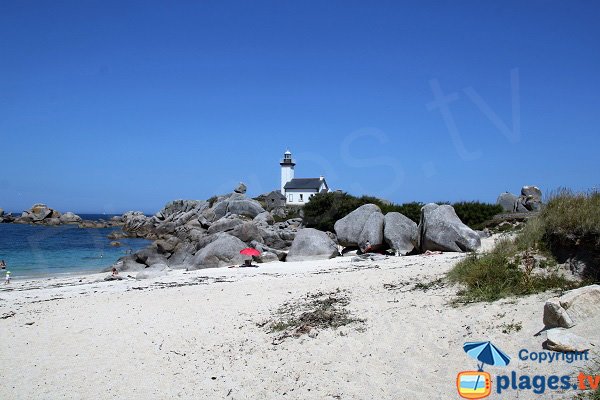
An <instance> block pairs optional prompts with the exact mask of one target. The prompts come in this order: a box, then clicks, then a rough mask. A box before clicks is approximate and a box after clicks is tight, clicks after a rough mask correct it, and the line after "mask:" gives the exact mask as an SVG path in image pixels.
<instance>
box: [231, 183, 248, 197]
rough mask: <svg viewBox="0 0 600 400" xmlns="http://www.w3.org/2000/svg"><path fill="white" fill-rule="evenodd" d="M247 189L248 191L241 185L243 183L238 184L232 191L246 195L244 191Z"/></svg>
mask: <svg viewBox="0 0 600 400" xmlns="http://www.w3.org/2000/svg"><path fill="white" fill-rule="evenodd" d="M247 189H248V188H247V187H246V185H244V183H243V182H240V184H239V185H237V187H236V188H235V189H233V191H234V192H235V193H241V194H244V193H246V190H247Z"/></svg>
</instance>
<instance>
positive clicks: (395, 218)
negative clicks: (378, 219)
mask: <svg viewBox="0 0 600 400" xmlns="http://www.w3.org/2000/svg"><path fill="white" fill-rule="evenodd" d="M383 237H384V239H385V241H386V243H387V244H388V246H389V247H390V249H392V250H393V251H395V252H398V253H399V254H401V255H406V254H408V253H410V252H411V251H413V250H414V249H415V247H416V246H417V237H418V228H417V224H416V223H415V222H414V221H413V220H411V219H410V218H408V217H405V216H404V215H402V214H400V213H398V212H389V213H387V214H386V215H385V218H384V229H383Z"/></svg>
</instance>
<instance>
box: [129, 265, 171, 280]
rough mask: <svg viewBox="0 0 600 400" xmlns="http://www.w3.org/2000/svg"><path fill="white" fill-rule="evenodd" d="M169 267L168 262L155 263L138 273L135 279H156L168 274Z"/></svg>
mask: <svg viewBox="0 0 600 400" xmlns="http://www.w3.org/2000/svg"><path fill="white" fill-rule="evenodd" d="M168 272H169V269H168V267H167V265H166V264H164V263H160V264H154V265H152V266H150V267H148V268H145V269H144V270H142V271H140V272H138V273H137V275H136V276H135V279H154V278H159V277H161V276H164V275H167V273H168Z"/></svg>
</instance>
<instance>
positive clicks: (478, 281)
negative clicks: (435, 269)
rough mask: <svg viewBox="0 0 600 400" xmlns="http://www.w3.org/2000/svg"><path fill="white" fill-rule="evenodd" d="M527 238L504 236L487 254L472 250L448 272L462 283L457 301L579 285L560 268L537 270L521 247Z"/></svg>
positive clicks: (454, 280)
mask: <svg viewBox="0 0 600 400" xmlns="http://www.w3.org/2000/svg"><path fill="white" fill-rule="evenodd" d="M527 241H528V240H518V239H517V240H512V239H504V240H501V241H500V242H498V244H497V245H496V247H495V248H494V250H492V251H491V252H489V253H486V254H475V253H473V254H471V255H469V256H468V257H467V258H466V259H464V260H462V261H460V262H459V263H458V264H457V265H456V266H455V267H454V268H453V269H452V270H451V271H450V272H449V273H448V278H449V280H450V281H451V282H455V283H461V284H463V285H464V289H462V290H460V291H459V292H458V296H459V299H458V302H462V303H472V302H476V301H488V302H492V301H496V300H498V299H501V298H504V297H508V296H514V295H516V296H521V295H528V294H533V293H538V292H543V291H546V290H550V289H563V290H568V289H572V288H575V287H577V286H578V284H577V283H576V282H573V281H570V280H568V279H566V278H565V277H564V276H563V275H561V274H559V273H558V272H554V271H549V272H547V273H545V274H537V273H534V269H533V267H534V261H533V260H532V258H531V255H530V254H529V253H528V252H527V251H525V253H524V254H522V255H520V256H519V251H520V250H519V249H520V247H521V246H522V245H524V242H527Z"/></svg>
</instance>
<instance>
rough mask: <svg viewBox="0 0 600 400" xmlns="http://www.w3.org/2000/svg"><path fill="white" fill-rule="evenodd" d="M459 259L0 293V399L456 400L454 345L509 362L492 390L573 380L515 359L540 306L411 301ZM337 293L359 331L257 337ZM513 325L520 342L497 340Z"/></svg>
mask: <svg viewBox="0 0 600 400" xmlns="http://www.w3.org/2000/svg"><path fill="white" fill-rule="evenodd" d="M491 240H492V239H488V240H486V243H485V246H487V248H489V245H490V243H491ZM462 257H464V256H463V255H461V254H456V253H445V254H441V255H432V256H411V257H390V258H388V259H386V260H383V261H378V262H365V263H361V264H360V266H359V265H358V264H355V265H353V263H352V262H351V261H350V258H338V259H333V260H327V261H311V262H297V263H271V264H263V265H261V266H260V267H259V268H244V269H239V268H235V269H230V268H219V269H207V270H200V271H193V272H183V271H173V272H171V273H170V274H169V275H168V276H165V277H162V278H158V279H155V280H150V281H135V280H126V281H116V282H97V281H96V280H97V279H98V278H101V277H103V276H105V274H101V275H87V276H83V277H81V278H80V277H71V278H61V279H50V280H31V281H13V283H11V284H10V285H9V286H7V287H4V286H3V287H2V288H0V316H2V315H4V314H6V313H9V312H11V311H14V312H15V315H14V316H13V317H9V318H6V319H0V382H1V385H0V399H173V398H183V399H192V398H193V399H286V398H289V399H417V398H433V399H455V398H458V395H457V393H456V387H455V380H456V374H457V373H458V372H459V371H461V370H473V369H476V361H475V360H473V359H471V358H470V357H469V356H467V355H466V354H465V353H464V351H463V349H462V345H463V343H464V342H466V341H479V340H491V341H492V342H493V343H494V344H496V345H497V346H499V347H500V348H501V349H502V350H504V351H505V352H506V353H507V354H509V355H510V356H511V357H512V360H511V363H510V366H509V367H504V368H500V367H487V368H486V371H488V372H490V373H491V374H492V376H493V377H494V375H496V374H507V375H509V374H510V372H511V371H513V370H514V371H517V373H518V374H530V375H535V374H558V375H563V374H574V375H576V374H577V373H578V372H579V370H580V369H581V368H582V366H581V363H574V364H567V363H566V362H558V363H553V364H538V363H534V362H530V361H527V362H525V361H521V360H519V359H518V357H517V353H518V352H519V350H520V349H523V348H525V349H528V350H530V351H543V349H542V347H541V343H542V341H543V340H544V337H543V336H544V335H543V334H542V335H540V336H538V337H536V336H534V335H535V334H536V333H537V332H538V331H540V330H541V329H542V328H543V324H542V311H543V304H544V301H545V300H546V299H547V298H548V297H551V296H552V295H551V294H549V293H548V294H542V295H535V296H529V297H526V298H518V299H508V300H502V301H498V302H495V303H493V304H485V303H481V304H474V305H468V306H461V307H458V308H454V307H452V306H451V305H449V304H448V302H449V301H450V300H451V299H452V298H453V297H454V295H455V293H456V291H457V289H458V288H457V287H443V288H435V289H431V290H428V291H426V292H425V291H422V290H411V289H413V288H414V283H416V282H430V281H432V280H434V279H437V278H439V277H442V276H443V275H444V273H445V272H447V271H448V270H449V269H450V268H451V266H452V265H453V264H454V263H455V262H456V261H457V260H459V259H461V258H462ZM80 280H81V281H80ZM402 283H405V285H404V286H403V287H402V288H401V289H400V290H395V291H392V290H388V289H386V288H384V284H402ZM168 284H174V286H172V287H168V286H169V285H168ZM177 284H183V285H185V286H176V285H177ZM337 288H340V289H345V290H347V291H348V295H349V299H350V304H349V306H348V308H349V309H350V311H351V312H352V313H353V315H354V316H356V317H359V318H365V319H366V322H365V323H364V324H363V325H360V324H356V325H350V326H346V327H342V328H339V329H337V330H323V331H320V332H319V334H318V336H316V337H309V336H306V335H305V336H302V337H300V338H289V339H287V340H285V341H283V343H281V344H278V345H276V344H273V339H274V338H275V336H276V335H275V334H269V333H267V331H266V328H265V327H262V328H261V327H259V326H258V324H260V323H261V322H264V321H266V320H269V319H272V318H273V315H274V313H275V311H276V310H277V309H278V308H279V307H280V306H281V305H282V304H283V303H284V302H287V301H295V300H298V299H301V298H302V297H304V296H305V295H306V294H308V293H315V292H318V291H323V292H328V291H333V290H336V289H337ZM599 321H600V320H599ZM27 323H33V325H27ZM510 323H520V324H522V330H521V331H519V332H511V333H509V334H505V333H502V327H501V326H502V325H503V324H510ZM597 323H598V321H596V322H595V324H596V325H595V327H594V328H595V333H594V334H595V335H598V333H597V332H598V327H599V326H600V324H597ZM356 328H360V329H358V330H357V329H356ZM582 329H583V328H582ZM591 331H592V330H591V329H588V331H587V332H584V333H585V334H587V335H589V334H590V332H591ZM596 339H597V338H596ZM596 339H594V340H596ZM596 342H597V343H600V341H597V340H596ZM597 347H598V346H596V348H597ZM573 394H574V391H570V392H568V393H566V394H560V393H552V392H548V391H547V392H546V393H545V394H544V396H542V397H543V398H563V397H565V396H566V395H568V396H566V398H571V397H572V396H573ZM490 398H507V399H508V398H520V399H529V398H532V399H533V398H540V396H539V395H536V394H534V393H533V392H532V391H522V392H520V393H517V392H516V391H506V392H504V394H503V395H502V396H498V395H496V394H492V396H491V397H490Z"/></svg>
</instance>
